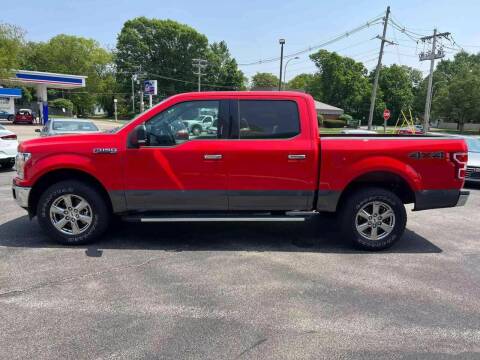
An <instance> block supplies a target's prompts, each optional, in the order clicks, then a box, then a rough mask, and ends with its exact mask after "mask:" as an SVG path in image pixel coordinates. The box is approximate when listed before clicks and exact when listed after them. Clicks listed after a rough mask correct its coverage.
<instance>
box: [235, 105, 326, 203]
mask: <svg viewBox="0 0 480 360" xmlns="http://www.w3.org/2000/svg"><path fill="white" fill-rule="evenodd" d="M231 104H232V105H231V109H232V112H231V118H232V122H231V126H232V128H231V137H232V140H231V141H229V146H228V154H227V156H228V163H227V172H228V188H229V209H230V210H305V209H311V208H312V204H313V198H314V191H315V181H316V169H317V166H318V164H316V162H317V159H316V157H315V156H316V150H315V144H314V142H313V140H312V136H313V135H312V134H311V131H310V123H309V121H310V120H309V117H308V116H309V114H308V112H307V107H306V102H305V100H304V99H303V98H298V99H296V100H291V99H278V98H275V99H268V98H260V99H257V98H255V99H251V98H242V99H239V100H233V101H232V103H231Z"/></svg>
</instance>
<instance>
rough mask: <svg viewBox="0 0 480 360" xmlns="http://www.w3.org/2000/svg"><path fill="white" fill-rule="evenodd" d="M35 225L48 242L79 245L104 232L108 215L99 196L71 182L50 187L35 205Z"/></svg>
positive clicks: (89, 189)
mask: <svg viewBox="0 0 480 360" xmlns="http://www.w3.org/2000/svg"><path fill="white" fill-rule="evenodd" d="M37 216H38V221H39V223H40V225H41V227H42V229H43V230H44V231H45V232H46V233H47V235H49V236H50V237H51V238H53V239H54V240H56V241H57V242H59V243H61V244H65V245H82V244H86V243H89V242H92V241H93V240H95V239H97V238H98V237H100V236H101V235H102V234H103V233H104V232H105V231H106V230H107V228H108V225H109V222H110V212H109V210H108V206H107V204H106V203H105V200H104V199H103V197H102V196H101V194H100V193H99V192H98V191H97V190H96V189H94V188H93V187H91V186H88V185H86V184H84V183H81V182H79V181H74V180H67V181H62V182H58V183H56V184H53V185H52V186H50V187H49V188H48V189H47V190H46V191H45V192H44V193H43V194H42V195H41V196H40V199H39V201H38V205H37Z"/></svg>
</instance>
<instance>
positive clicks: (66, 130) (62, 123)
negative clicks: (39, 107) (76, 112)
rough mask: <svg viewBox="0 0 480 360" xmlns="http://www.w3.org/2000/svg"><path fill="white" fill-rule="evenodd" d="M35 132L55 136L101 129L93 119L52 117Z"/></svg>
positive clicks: (86, 132)
mask: <svg viewBox="0 0 480 360" xmlns="http://www.w3.org/2000/svg"><path fill="white" fill-rule="evenodd" d="M35 132H39V133H40V136H53V135H73V134H90V133H98V132H100V130H99V128H98V127H97V125H95V124H94V123H93V121H91V120H80V119H51V120H49V121H48V123H47V124H46V125H45V126H44V127H43V128H42V129H41V130H40V129H36V130H35Z"/></svg>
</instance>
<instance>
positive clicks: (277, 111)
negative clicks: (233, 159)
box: [238, 100, 300, 139]
mask: <svg viewBox="0 0 480 360" xmlns="http://www.w3.org/2000/svg"><path fill="white" fill-rule="evenodd" d="M238 119H239V138H240V139H288V138H291V137H294V136H295V135H298V134H299V133H300V119H299V117H298V108H297V104H296V103H295V102H294V101H290V100H240V101H239V105H238Z"/></svg>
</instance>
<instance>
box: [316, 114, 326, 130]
mask: <svg viewBox="0 0 480 360" xmlns="http://www.w3.org/2000/svg"><path fill="white" fill-rule="evenodd" d="M324 120H325V119H324V118H323V115H322V114H317V122H318V126H319V127H320V126H322V125H323V121H324Z"/></svg>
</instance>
